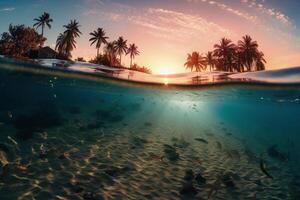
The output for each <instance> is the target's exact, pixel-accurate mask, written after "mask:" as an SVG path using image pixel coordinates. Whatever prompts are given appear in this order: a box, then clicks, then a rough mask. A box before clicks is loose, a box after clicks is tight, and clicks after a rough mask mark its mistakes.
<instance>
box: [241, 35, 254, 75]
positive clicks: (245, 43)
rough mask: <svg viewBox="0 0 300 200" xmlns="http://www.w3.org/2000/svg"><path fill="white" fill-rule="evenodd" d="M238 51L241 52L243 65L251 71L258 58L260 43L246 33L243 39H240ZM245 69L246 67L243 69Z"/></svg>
mask: <svg viewBox="0 0 300 200" xmlns="http://www.w3.org/2000/svg"><path fill="white" fill-rule="evenodd" d="M238 51H239V53H240V54H241V59H242V63H243V65H245V67H246V70H247V71H251V69H252V65H253V63H254V61H255V60H256V57H257V56H258V55H259V53H258V44H257V42H256V41H253V40H252V38H251V37H250V36H249V35H245V36H244V37H243V40H239V41H238ZM241 71H244V67H242V70H241Z"/></svg>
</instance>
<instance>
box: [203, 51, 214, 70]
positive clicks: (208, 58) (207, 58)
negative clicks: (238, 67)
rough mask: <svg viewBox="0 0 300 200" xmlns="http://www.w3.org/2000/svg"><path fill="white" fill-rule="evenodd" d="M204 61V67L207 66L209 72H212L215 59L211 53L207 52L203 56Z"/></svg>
mask: <svg viewBox="0 0 300 200" xmlns="http://www.w3.org/2000/svg"><path fill="white" fill-rule="evenodd" d="M205 61H206V65H208V66H209V70H210V71H212V69H214V67H215V66H216V59H215V57H214V54H213V52H212V51H209V52H207V54H206V56H205Z"/></svg>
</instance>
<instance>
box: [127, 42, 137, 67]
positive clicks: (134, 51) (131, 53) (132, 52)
mask: <svg viewBox="0 0 300 200" xmlns="http://www.w3.org/2000/svg"><path fill="white" fill-rule="evenodd" d="M127 54H129V56H130V67H132V60H133V59H134V58H135V56H137V55H140V52H139V50H138V47H137V46H136V45H135V44H134V43H133V44H130V45H129V48H128V49H127V53H126V55H127Z"/></svg>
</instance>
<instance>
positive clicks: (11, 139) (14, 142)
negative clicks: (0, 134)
mask: <svg viewBox="0 0 300 200" xmlns="http://www.w3.org/2000/svg"><path fill="white" fill-rule="evenodd" d="M7 139H8V140H9V141H11V142H12V143H13V144H14V145H15V146H16V149H18V150H19V144H18V143H17V141H16V140H14V139H13V138H12V137H10V136H7Z"/></svg>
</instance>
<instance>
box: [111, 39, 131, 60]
mask: <svg viewBox="0 0 300 200" xmlns="http://www.w3.org/2000/svg"><path fill="white" fill-rule="evenodd" d="M114 44H115V47H114V48H115V51H116V53H117V54H119V56H120V65H122V54H125V53H126V52H127V49H128V47H127V40H124V38H123V37H119V38H118V40H117V41H115V42H114Z"/></svg>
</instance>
